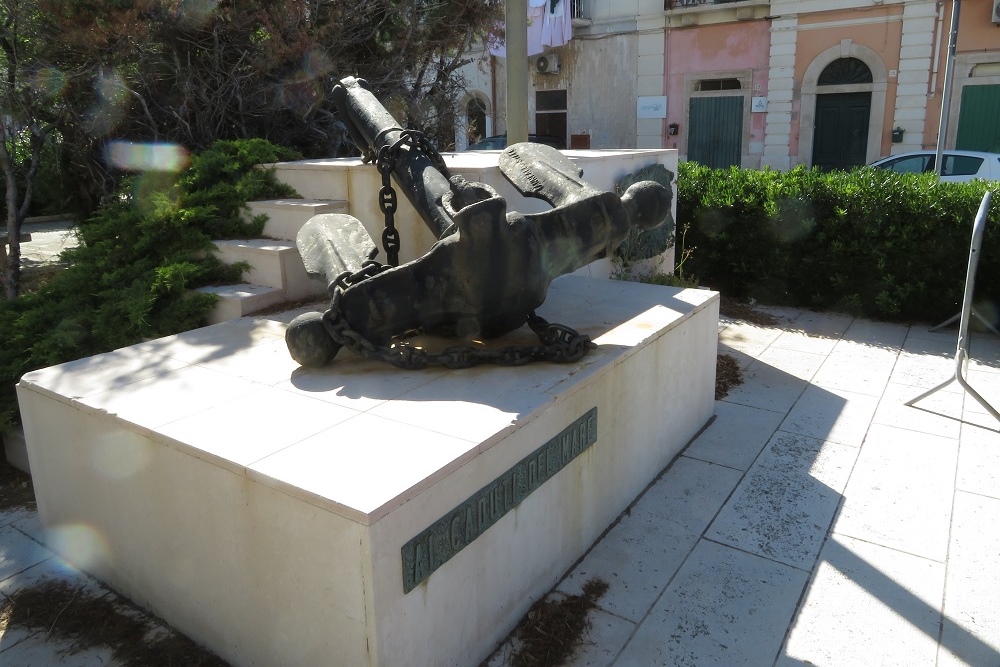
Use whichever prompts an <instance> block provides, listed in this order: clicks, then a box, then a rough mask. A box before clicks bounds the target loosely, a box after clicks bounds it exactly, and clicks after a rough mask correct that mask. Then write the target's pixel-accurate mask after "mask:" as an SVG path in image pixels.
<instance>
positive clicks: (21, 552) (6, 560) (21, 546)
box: [0, 526, 54, 583]
mask: <svg viewBox="0 0 1000 667" xmlns="http://www.w3.org/2000/svg"><path fill="white" fill-rule="evenodd" d="M53 555H54V554H53V553H52V552H51V551H49V550H48V549H46V548H45V547H43V546H42V545H41V544H39V543H38V542H36V541H34V540H32V539H30V538H28V537H26V536H25V535H24V534H22V533H21V532H20V531H18V530H15V529H14V528H12V527H11V526H4V527H2V528H0V583H2V582H3V581H4V580H5V579H7V578H9V577H12V576H14V575H15V574H17V573H18V572H21V571H23V570H27V569H28V568H29V567H31V566H32V565H37V564H38V563H41V562H42V561H44V560H46V559H48V558H52V556H53Z"/></svg>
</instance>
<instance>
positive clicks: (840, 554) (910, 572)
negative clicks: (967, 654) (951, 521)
mask: <svg viewBox="0 0 1000 667" xmlns="http://www.w3.org/2000/svg"><path fill="white" fill-rule="evenodd" d="M943 596H944V565H942V564H941V563H936V562H934V561H931V560H927V559H925V558H920V557H917V556H912V555H910V554H905V553H901V552H899V551H895V550H892V549H887V548H885V547H880V546H877V545H874V544H869V543H867V542H862V541H860V540H853V539H851V538H849V537H843V536H837V537H834V538H832V539H830V540H829V541H828V542H827V543H826V545H825V546H824V547H823V551H822V552H821V554H820V563H819V567H818V568H817V570H816V574H815V576H814V578H813V580H812V581H811V582H810V584H809V587H808V591H807V593H806V595H805V598H804V600H803V602H802V604H801V606H800V608H799V611H798V614H797V617H796V619H795V621H794V622H793V624H792V628H791V632H790V633H789V636H788V640H787V641H786V644H785V647H784V650H783V651H782V655H781V657H780V658H779V660H778V662H777V663H776V664H777V665H779V666H781V667H797V666H799V665H907V666H910V667H912V666H916V665H928V666H929V667H930V666H933V665H934V660H935V657H936V654H937V636H938V630H939V628H940V610H941V604H942V599H943Z"/></svg>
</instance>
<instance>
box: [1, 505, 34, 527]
mask: <svg viewBox="0 0 1000 667" xmlns="http://www.w3.org/2000/svg"><path fill="white" fill-rule="evenodd" d="M32 514H36V512H35V511H34V510H32V509H30V508H27V507H11V508H9V509H5V510H0V526H7V525H10V524H12V523H15V522H17V521H21V520H23V519H27V518H29V517H30V516H31V515H32Z"/></svg>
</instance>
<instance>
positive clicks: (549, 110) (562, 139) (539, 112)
mask: <svg viewBox="0 0 1000 667" xmlns="http://www.w3.org/2000/svg"><path fill="white" fill-rule="evenodd" d="M566 100H567V98H566V91H565V90H539V91H537V92H536V93H535V134H538V135H541V136H548V137H555V138H556V139H558V141H559V143H560V144H561V145H563V146H565V145H566V128H567V117H566V116H567V114H566V108H567V104H566Z"/></svg>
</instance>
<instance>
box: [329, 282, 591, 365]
mask: <svg viewBox="0 0 1000 667" xmlns="http://www.w3.org/2000/svg"><path fill="white" fill-rule="evenodd" d="M385 268H389V267H387V266H386V267H384V268H383V270H384V269H385ZM358 273H360V271H359V272H358ZM362 280H363V278H362ZM356 282H359V281H354V282H352V283H351V284H355V283H356ZM342 293H343V288H342V287H341V286H340V285H337V286H336V287H335V288H334V294H333V299H332V301H331V303H330V309H329V310H328V311H326V313H324V315H323V325H324V327H325V328H326V331H327V333H328V334H330V337H331V338H332V339H333V340H334V341H335V342H336V343H337V344H338V345H340V346H342V347H346V348H347V349H349V350H351V351H352V352H354V353H355V354H357V355H358V356H360V357H363V358H365V359H371V360H374V361H383V362H386V363H389V364H392V365H393V366H396V367H397V368H404V369H406V370H420V369H422V368H426V367H427V366H432V365H439V366H444V367H445V368H453V369H458V368H470V367H472V366H479V365H482V364H496V365H498V366H523V365H525V364H528V363H531V362H533V361H553V362H556V363H569V362H574V361H579V360H580V359H582V358H583V357H584V355H586V354H587V352H589V351H590V350H592V349H594V348H596V347H597V346H596V345H595V344H594V343H592V342H591V340H590V337H589V336H587V335H586V334H581V333H578V332H576V331H574V330H573V329H571V328H569V327H567V326H563V325H561V324H550V323H549V322H547V321H546V320H545V319H543V318H541V317H539V316H538V315H535V313H531V314H530V315H529V316H528V326H529V327H530V328H531V330H532V331H534V332H535V334H536V335H537V336H538V338H539V341H540V342H541V345H509V346H507V347H501V348H497V349H492V350H490V349H482V348H476V347H473V346H471V345H454V346H452V347H448V348H445V349H444V350H443V351H441V352H440V353H438V354H435V353H432V352H428V351H427V350H424V349H423V348H419V347H414V346H413V345H407V344H405V343H394V344H391V345H375V344H374V343H372V342H371V341H369V340H368V339H367V338H365V337H364V336H363V335H362V334H360V333H358V332H357V331H355V330H354V329H352V328H351V325H350V324H348V322H347V320H346V319H344V317H343V316H342V315H341V312H340V296H341V294H342Z"/></svg>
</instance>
